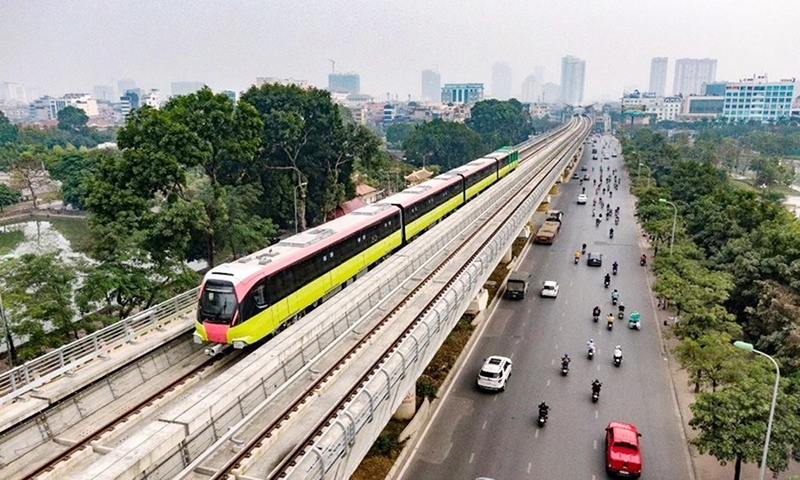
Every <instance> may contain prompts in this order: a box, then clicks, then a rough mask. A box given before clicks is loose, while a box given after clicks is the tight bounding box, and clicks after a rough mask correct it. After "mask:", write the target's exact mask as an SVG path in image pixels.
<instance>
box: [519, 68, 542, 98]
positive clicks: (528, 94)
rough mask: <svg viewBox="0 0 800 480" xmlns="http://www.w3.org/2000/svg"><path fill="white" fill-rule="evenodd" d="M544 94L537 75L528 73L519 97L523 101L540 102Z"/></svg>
mask: <svg viewBox="0 0 800 480" xmlns="http://www.w3.org/2000/svg"><path fill="white" fill-rule="evenodd" d="M541 94H542V84H541V83H540V82H539V79H538V78H536V75H528V76H527V77H525V81H523V82H522V91H521V92H520V96H519V99H520V101H522V102H538V101H539V100H540V97H541Z"/></svg>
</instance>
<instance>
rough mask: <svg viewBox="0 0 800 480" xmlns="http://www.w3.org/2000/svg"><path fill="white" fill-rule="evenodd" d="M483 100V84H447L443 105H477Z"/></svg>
mask: <svg viewBox="0 0 800 480" xmlns="http://www.w3.org/2000/svg"><path fill="white" fill-rule="evenodd" d="M481 100H483V84H482V83H445V84H444V87H442V103H477V102H480V101H481Z"/></svg>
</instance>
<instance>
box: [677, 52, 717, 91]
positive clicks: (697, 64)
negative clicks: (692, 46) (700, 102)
mask: <svg viewBox="0 0 800 480" xmlns="http://www.w3.org/2000/svg"><path fill="white" fill-rule="evenodd" d="M716 76H717V60H716V59H712V58H680V59H678V60H675V81H674V82H673V83H672V94H673V95H683V96H684V97H685V96H687V95H702V94H704V93H705V92H704V86H703V85H704V84H706V83H712V82H714V78H716Z"/></svg>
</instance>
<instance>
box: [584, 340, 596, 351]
mask: <svg viewBox="0 0 800 480" xmlns="http://www.w3.org/2000/svg"><path fill="white" fill-rule="evenodd" d="M586 346H587V347H589V350H591V351H592V352H594V350H595V346H594V338H590V339H589V341H588V342H586Z"/></svg>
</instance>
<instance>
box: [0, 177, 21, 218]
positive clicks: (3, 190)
mask: <svg viewBox="0 0 800 480" xmlns="http://www.w3.org/2000/svg"><path fill="white" fill-rule="evenodd" d="M19 197H20V195H19V192H18V191H16V190H11V189H10V188H8V185H6V184H4V183H0V212H2V211H3V208H4V207H7V206H9V205H14V204H17V203H19Z"/></svg>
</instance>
